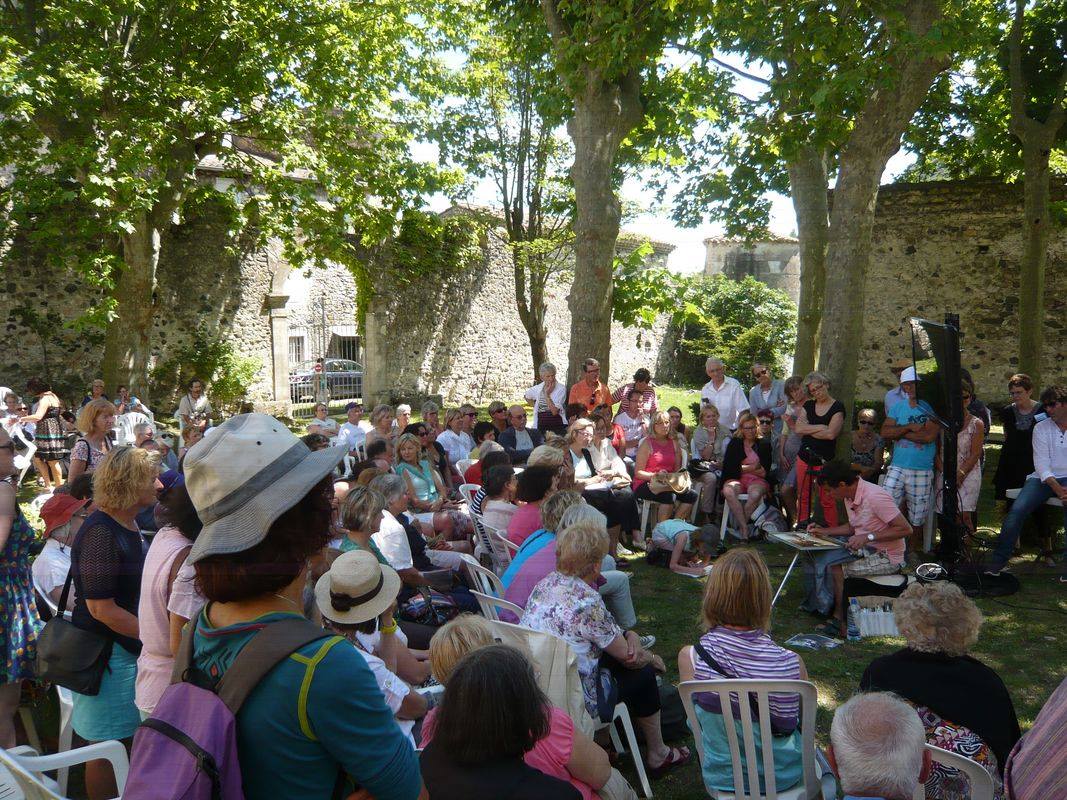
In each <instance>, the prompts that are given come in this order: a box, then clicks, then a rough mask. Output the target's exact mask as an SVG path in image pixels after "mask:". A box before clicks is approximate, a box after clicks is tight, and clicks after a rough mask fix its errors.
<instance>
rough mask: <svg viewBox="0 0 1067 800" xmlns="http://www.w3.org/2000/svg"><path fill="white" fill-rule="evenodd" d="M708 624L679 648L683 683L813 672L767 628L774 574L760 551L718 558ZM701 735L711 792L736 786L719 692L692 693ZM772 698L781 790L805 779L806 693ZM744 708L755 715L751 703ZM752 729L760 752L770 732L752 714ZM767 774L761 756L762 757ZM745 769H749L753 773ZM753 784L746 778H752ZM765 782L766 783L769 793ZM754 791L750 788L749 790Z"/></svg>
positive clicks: (741, 550)
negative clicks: (694, 639)
mask: <svg viewBox="0 0 1067 800" xmlns="http://www.w3.org/2000/svg"><path fill="white" fill-rule="evenodd" d="M703 615H704V624H705V625H706V626H707V633H705V634H704V635H703V636H701V637H700V640H699V641H698V642H697V644H696V645H694V646H693V647H683V648H682V649H681V651H679V653H678V676H679V678H680V679H681V680H683V681H693V680H697V681H715V680H731V681H732V680H766V681H772V680H779V681H785V680H807V679H808V672H807V669H806V668H805V667H804V662H803V661H802V660H801V658H800V656H798V655H797V654H796V653H794V652H793V651H791V650H786V649H785V648H783V647H779V646H778V645H777V644H775V643H774V641H773V640H772V639H771V637H770V635H769V633H768V631H769V630H770V622H771V580H770V575H769V574H768V573H767V565H766V564H765V563H763V559H762V558H761V557H760V555H759V553H758V552H756V551H755V550H752V549H749V548H745V547H735V548H733V549H732V550H728V551H727V552H726V553H725V554H724V555H723V556H722V557H720V558H719V560H718V561H716V562H715V568H714V569H713V570H712V571H711V575H710V576H709V577H708V583H707V586H706V587H705V589H704V605H703ZM693 700H694V703H695V707H696V715H697V719H698V720H699V721H700V734H699V735H700V736H701V737H702V740H703V742H704V763H703V764H702V765H701V771H702V772H703V775H704V785H705V786H706V787H707V788H708V791H718V792H732V791H733V790H734V768H733V763H732V760H731V757H730V744H729V739H728V738H727V735H728V734H727V733H726V728H725V727H724V725H723V713H722V708H721V706H720V703H719V696H718V695H717V694H715V693H714V692H707V693H699V694H696V695H694V697H693ZM768 700H769V702H770V720H771V728H772V730H771V731H768V732H766V733H768V734H773V739H772V742H771V746H772V749H773V750H774V782H775V786H776V787H777V790H778V791H779V792H781V791H783V790H784V789H788V788H789V787H790V786H795V785H796V784H797V783H799V782H800V780H801V778H803V766H802V758H801V737H800V730H799V728H798V727H797V725H798V724H799V720H800V696H799V695H796V694H788V693H782V692H772V693H771V694H770V695H769V696H768ZM743 713H746V714H753V712H752V710H751V709H750V708H749V706H748V705H747V704H746V705H745V706H744V709H743ZM737 714H738V709H737V708H736V707H735V708H734V709H733V712H732V716H733V722H734V728H735V730H736V731H737V738H738V746H739V747H740V748H741V768H742V769H744V768H745V767H744V764H745V756H744V745H743V744H741V742H742V738H741V737H742V735H743V734H742V727H741V720H740V719H739V718H738V717H737ZM752 728H753V735H754V738H755V741H756V748H757V752H759V751H760V747H761V742H762V740H763V736H764V732H762V731H761V730H760V726H759V722H758V721H757V720H756V719H755V714H753V722H752ZM758 769H759V775H760V777H761V778H762V777H763V774H764V773H763V760H762V758H761V759H760V760H759V764H758ZM747 774H748V773H747V770H746V772H745V775H746V776H747ZM746 786H747V779H746ZM763 789H764V787H762V786H761V787H760V790H761V791H763ZM750 791H751V790H750Z"/></svg>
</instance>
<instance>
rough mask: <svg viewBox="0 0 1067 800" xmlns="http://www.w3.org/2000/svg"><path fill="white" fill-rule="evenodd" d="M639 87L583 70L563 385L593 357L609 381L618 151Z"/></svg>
mask: <svg viewBox="0 0 1067 800" xmlns="http://www.w3.org/2000/svg"><path fill="white" fill-rule="evenodd" d="M640 88H641V81H640V78H639V76H638V74H637V73H636V72H631V73H629V74H627V75H626V76H624V77H623V78H622V79H620V80H618V81H613V82H608V81H605V80H603V79H601V78H600V77H599V75H598V74H597V73H596V72H595V71H593V70H589V71H588V73H587V75H586V80H585V85H584V87H583V88H582V90H581V91H580V92H579V93H578V96H577V97H576V98H575V103H574V116H573V117H572V118H571V120H570V121H569V122H568V123H567V131H568V133H569V134H570V136H571V139H572V140H573V141H574V165H573V166H572V167H571V180H572V181H573V183H574V194H575V201H576V212H575V219H574V235H575V243H574V251H575V263H574V283H573V285H572V286H571V293H570V297H569V299H568V306H569V308H570V312H571V341H570V349H569V351H568V354H567V369H568V379H567V380H568V383H573V382H574V381H576V380H577V379H578V378H577V376H579V375H581V372H582V362H583V361H584V360H585V359H586V358H588V357H590V356H592V357H594V358H596V359H598V360H599V361H600V364H601V369H602V371H603V374H604V375H605V377H606V376H608V375H610V374H611V373H610V358H611V294H612V278H613V274H612V273H613V270H614V263H615V243H616V240H617V239H618V236H619V224H620V221H621V216H622V208H621V205H620V203H619V198H618V197H617V195H616V192H615V159H616V156H617V154H618V151H619V145H620V144H621V143H622V140H623V139H624V138H625V137H626V135H627V134H628V133H629V132H630V131H631V130H633V129H634V128H635V127H636V126H637V125H638V124H639V123H640V121H641V118H642V106H641V98H640Z"/></svg>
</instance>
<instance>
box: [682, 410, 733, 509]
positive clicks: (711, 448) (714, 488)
mask: <svg viewBox="0 0 1067 800" xmlns="http://www.w3.org/2000/svg"><path fill="white" fill-rule="evenodd" d="M729 436H730V432H729V431H727V430H724V429H723V427H722V426H721V425H720V424H719V408H718V406H716V405H715V404H714V403H705V404H704V405H703V406H702V407H701V409H700V424H699V425H697V427H696V430H694V431H693V439H692V441H691V442H690V445H689V446H690V454H691V455H692V457H693V458H692V461H691V462H690V464H689V471H690V473H692V474H693V475H694V477H695V478H696V479H697V480H699V481H700V482H701V483H702V484H703V488H701V490H700V510H701V511H702V512H703V513H704V514H706V515H707V516H708V517H709V518H710V517H711V515H712V514H714V513H715V502H716V500H717V499H718V496H717V493H718V489H719V476H720V475H721V474H722V461H723V451H724V449H725V446H726V441H727V439H728V438H729ZM696 462H700V463H699V464H696Z"/></svg>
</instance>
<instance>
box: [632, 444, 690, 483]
mask: <svg viewBox="0 0 1067 800" xmlns="http://www.w3.org/2000/svg"><path fill="white" fill-rule="evenodd" d="M645 441H647V442H648V446H649V447H650V448H652V452H651V453H649V454H648V461H646V462H645V471H646V472H652V473H656V472H659V471H660V470H666V471H667V472H674V471H675V470H677V469H678V466H679V464H678V453H677V452H676V449H677V444H676V443H675V441H674V440H673V439H668V440H667V441H665V442H661V441H660V440H659V439H653V438H652V437H651V436H650V437H649V438H648V439H646V440H645ZM642 483H648V481H646V480H643V479H642V478H634V488H635V489H636V488H637V487H638V486H640V485H641V484H642Z"/></svg>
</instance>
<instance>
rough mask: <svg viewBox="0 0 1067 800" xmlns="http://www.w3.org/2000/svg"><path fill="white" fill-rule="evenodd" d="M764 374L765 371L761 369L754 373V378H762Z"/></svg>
mask: <svg viewBox="0 0 1067 800" xmlns="http://www.w3.org/2000/svg"><path fill="white" fill-rule="evenodd" d="M766 374H767V370H765V369H761V370H760V371H759V372H757V373H756V377H757V378H762V377H763V376H764V375H766Z"/></svg>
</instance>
